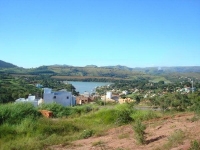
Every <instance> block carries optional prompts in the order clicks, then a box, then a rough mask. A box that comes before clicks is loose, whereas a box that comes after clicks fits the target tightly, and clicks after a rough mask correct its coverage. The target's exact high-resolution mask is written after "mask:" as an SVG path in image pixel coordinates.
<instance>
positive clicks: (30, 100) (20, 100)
mask: <svg viewBox="0 0 200 150" xmlns="http://www.w3.org/2000/svg"><path fill="white" fill-rule="evenodd" d="M15 102H16V103H19V102H22V103H31V104H33V105H34V106H38V99H35V96H33V95H29V96H28V98H27V99H25V98H19V99H17V100H15Z"/></svg>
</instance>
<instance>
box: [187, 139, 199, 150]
mask: <svg viewBox="0 0 200 150" xmlns="http://www.w3.org/2000/svg"><path fill="white" fill-rule="evenodd" d="M199 149H200V142H199V141H197V140H194V141H191V142H190V148H189V150H199Z"/></svg>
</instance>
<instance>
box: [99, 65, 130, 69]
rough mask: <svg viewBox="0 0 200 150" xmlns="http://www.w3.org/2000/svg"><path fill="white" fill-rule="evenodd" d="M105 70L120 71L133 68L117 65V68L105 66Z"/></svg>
mask: <svg viewBox="0 0 200 150" xmlns="http://www.w3.org/2000/svg"><path fill="white" fill-rule="evenodd" d="M103 68H110V69H120V70H133V68H129V67H127V66H121V65H117V66H103Z"/></svg>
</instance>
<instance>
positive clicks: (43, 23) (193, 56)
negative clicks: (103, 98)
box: [0, 0, 200, 68]
mask: <svg viewBox="0 0 200 150" xmlns="http://www.w3.org/2000/svg"><path fill="white" fill-rule="evenodd" d="M0 60H3V61H6V62H10V63H13V64H15V65H18V66H20V67H25V68H31V67H38V66H41V65H53V64H67V65H73V66H85V65H91V64H94V65H97V66H106V65H126V66H128V67H148V66H200V0H0Z"/></svg>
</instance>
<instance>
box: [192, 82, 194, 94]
mask: <svg viewBox="0 0 200 150" xmlns="http://www.w3.org/2000/svg"><path fill="white" fill-rule="evenodd" d="M191 82H192V93H193V92H194V87H193V80H192V81H191Z"/></svg>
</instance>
